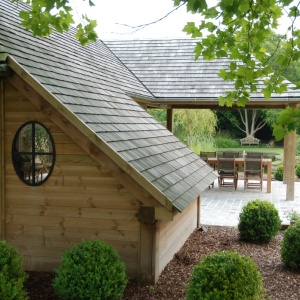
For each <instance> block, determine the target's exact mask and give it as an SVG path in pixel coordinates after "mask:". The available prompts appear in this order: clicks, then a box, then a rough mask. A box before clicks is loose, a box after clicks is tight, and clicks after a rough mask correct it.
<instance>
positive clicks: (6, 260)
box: [0, 241, 28, 300]
mask: <svg viewBox="0 0 300 300" xmlns="http://www.w3.org/2000/svg"><path fill="white" fill-rule="evenodd" d="M21 263H22V257H21V256H20V255H19V254H18V252H17V251H16V250H15V248H13V247H12V246H11V245H9V244H7V243H6V242H5V241H0V299H5V300H25V299H28V295H27V292H26V291H25V289H24V283H25V281H26V279H27V277H28V276H27V274H26V273H25V272H24V270H23V267H22V265H21Z"/></svg>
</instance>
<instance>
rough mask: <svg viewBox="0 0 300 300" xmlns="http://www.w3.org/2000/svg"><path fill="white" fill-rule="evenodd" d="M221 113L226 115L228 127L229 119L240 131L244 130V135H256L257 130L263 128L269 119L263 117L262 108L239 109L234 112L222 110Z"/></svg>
mask: <svg viewBox="0 0 300 300" xmlns="http://www.w3.org/2000/svg"><path fill="white" fill-rule="evenodd" d="M221 114H222V115H223V116H224V117H225V119H226V121H227V122H226V123H227V128H228V121H229V122H230V123H231V124H232V125H233V126H234V127H236V128H238V130H239V131H240V132H243V134H242V136H241V135H240V134H238V136H239V137H245V136H253V137H254V136H255V134H256V132H257V131H259V130H260V129H262V128H263V127H264V126H265V125H266V124H267V121H265V120H264V119H263V113H262V110H257V109H238V110H237V111H234V113H232V112H231V111H221Z"/></svg>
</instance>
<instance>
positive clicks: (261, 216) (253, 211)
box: [238, 199, 281, 243]
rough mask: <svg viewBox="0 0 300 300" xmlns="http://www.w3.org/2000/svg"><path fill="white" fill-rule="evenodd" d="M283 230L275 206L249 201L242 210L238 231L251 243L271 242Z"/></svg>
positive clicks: (265, 202)
mask: <svg viewBox="0 0 300 300" xmlns="http://www.w3.org/2000/svg"><path fill="white" fill-rule="evenodd" d="M280 228H281V220H280V217H279V213H278V210H277V209H276V208H275V206H274V205H273V204H272V203H270V202H268V201H264V200H259V199H257V200H252V201H249V202H248V203H247V204H246V205H245V206H244V207H243V209H242V212H241V213H240V217H239V223H238V229H239V233H240V238H241V239H242V240H245V241H249V242H259V243H265V242H269V241H270V240H271V239H272V238H273V237H274V236H275V235H276V234H277V233H278V231H279V229H280Z"/></svg>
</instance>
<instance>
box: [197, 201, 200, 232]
mask: <svg viewBox="0 0 300 300" xmlns="http://www.w3.org/2000/svg"><path fill="white" fill-rule="evenodd" d="M200 204H201V199H200V195H199V196H198V197H197V228H199V227H200V213H201V210H200V208H201V206H200Z"/></svg>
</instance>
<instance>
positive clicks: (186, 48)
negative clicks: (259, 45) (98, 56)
mask: <svg viewBox="0 0 300 300" xmlns="http://www.w3.org/2000/svg"><path fill="white" fill-rule="evenodd" d="M196 42H197V40H195V39H169V40H168V39H164V40H155V39H154V40H152V39H151V40H121V41H120V40H116V41H105V44H106V45H107V46H108V47H109V48H110V49H111V50H112V51H113V52H114V53H115V54H116V55H117V56H118V57H119V58H120V59H121V60H122V62H123V63H124V64H125V65H126V66H127V67H128V68H129V69H130V70H131V71H132V72H133V73H134V74H135V75H136V76H137V77H138V78H139V79H140V80H141V82H142V83H143V84H144V85H145V86H146V87H147V88H148V89H149V90H150V91H151V93H153V95H154V96H155V99H154V100H153V99H150V100H151V101H152V102H153V103H155V102H158V103H164V102H165V103H172V104H173V106H172V107H176V103H178V105H179V104H180V105H181V107H184V103H186V105H188V104H190V105H191V106H193V105H194V106H197V105H198V107H201V106H204V107H218V105H219V102H218V97H219V96H224V95H225V92H226V91H229V90H233V89H234V86H233V83H232V82H231V81H226V82H225V81H224V80H223V79H222V78H220V77H219V76H218V73H219V70H220V69H227V68H228V65H229V60H228V59H224V58H222V59H215V60H213V61H207V60H204V59H203V58H201V57H199V59H197V60H195V53H194V49H195V46H196ZM261 87H262V82H260V84H259V85H258V91H259V90H260V89H261ZM299 96H300V92H299V90H295V89H294V85H292V84H291V83H289V82H288V91H287V92H286V93H283V94H272V99H269V100H268V101H266V100H265V99H264V97H263V95H262V94H261V93H260V92H257V93H254V94H252V95H251V100H250V103H249V104H248V105H252V104H254V103H256V105H257V106H261V107H263V106H266V107H268V106H270V107H272V106H275V105H281V107H284V106H285V105H287V104H288V103H289V102H290V103H292V102H296V103H297V102H299ZM276 103H277V104H276Z"/></svg>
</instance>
